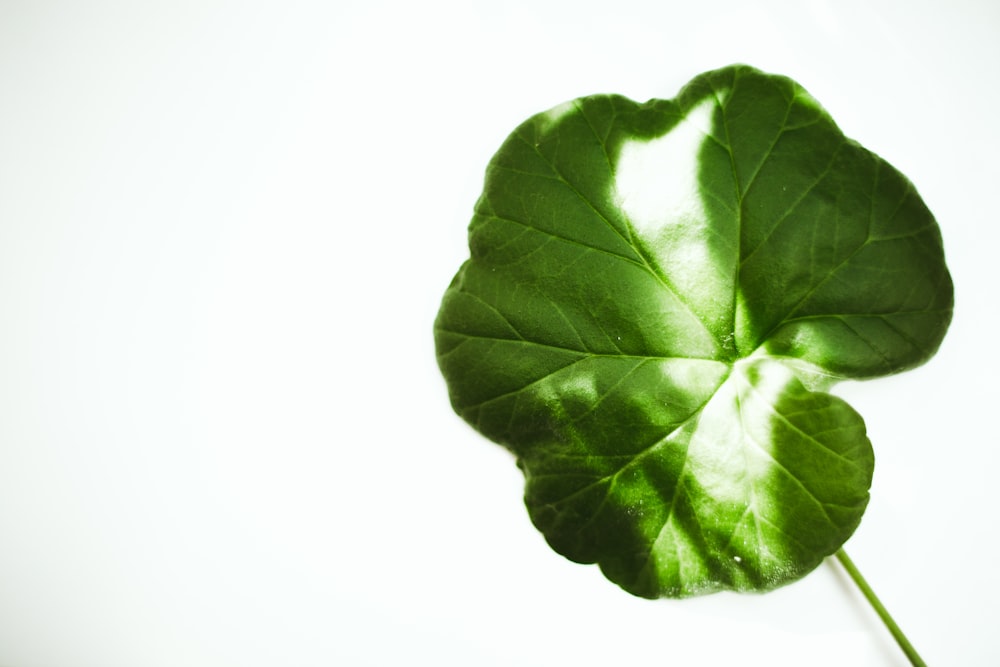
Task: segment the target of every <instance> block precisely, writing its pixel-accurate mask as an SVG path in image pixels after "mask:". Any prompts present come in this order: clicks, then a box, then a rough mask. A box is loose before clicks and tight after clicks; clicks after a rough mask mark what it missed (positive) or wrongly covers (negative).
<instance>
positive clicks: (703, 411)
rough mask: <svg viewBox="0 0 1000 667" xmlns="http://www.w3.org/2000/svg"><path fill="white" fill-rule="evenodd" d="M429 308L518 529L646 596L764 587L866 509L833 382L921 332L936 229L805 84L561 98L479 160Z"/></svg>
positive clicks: (929, 346) (462, 403) (866, 465)
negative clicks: (461, 251)
mask: <svg viewBox="0 0 1000 667" xmlns="http://www.w3.org/2000/svg"><path fill="white" fill-rule="evenodd" d="M469 247H470V250H471V258H470V260H469V261H467V262H466V263H465V264H464V265H463V266H462V268H461V269H460V270H459V272H458V274H457V275H456V276H455V279H454V281H453V282H452V284H451V286H450V287H449V288H448V290H447V292H446V293H445V296H444V300H443V303H442V306H441V310H440V313H439V314H438V318H437V321H436V323H435V339H436V344H437V355H438V362H439V365H440V367H441V370H442V372H443V374H444V376H445V378H446V380H447V383H448V387H449V391H450V395H451V400H452V404H453V406H454V408H455V410H456V411H457V412H458V413H459V414H460V415H461V416H462V417H463V418H464V419H466V420H467V421H468V422H469V423H471V424H472V425H473V426H475V427H476V428H477V429H478V430H479V431H480V432H482V433H483V434H484V435H486V436H487V437H489V438H491V439H493V440H495V441H496V442H499V443H501V444H503V445H504V446H506V447H507V448H509V449H510V450H511V451H512V452H513V453H514V454H515V455H516V456H517V458H518V463H519V465H520V466H521V468H522V470H523V471H524V474H525V477H526V494H525V499H526V503H527V507H528V510H529V512H530V515H531V518H532V520H533V521H534V523H535V525H536V526H537V527H538V528H539V529H540V530H541V531H542V532H543V533H544V534H545V536H546V539H547V540H548V541H549V543H550V544H551V545H552V546H553V548H555V549H556V550H557V551H559V552H560V553H562V554H564V555H565V556H566V557H568V558H570V559H573V560H575V561H579V562H585V563H598V564H600V566H601V568H602V570H603V571H604V573H605V574H606V575H607V576H608V577H609V578H610V579H611V580H613V581H615V582H616V583H618V584H619V585H621V586H622V587H623V588H625V589H626V590H628V591H630V592H632V593H634V594H636V595H641V596H646V597H658V596H686V595H693V594H698V593H705V592H710V591H714V590H719V589H725V588H729V589H735V590H767V589H770V588H773V587H775V586H778V585H781V584H784V583H787V582H788V581H791V580H794V579H796V578H798V577H800V576H802V575H803V574H805V573H807V572H809V571H810V570H811V569H813V568H814V567H815V566H816V565H817V564H818V563H819V562H820V561H821V560H822V559H823V558H824V557H825V556H827V555H829V554H831V553H833V552H834V551H836V550H837V549H838V548H839V547H840V546H841V545H842V544H843V542H844V541H845V540H846V539H847V538H848V537H849V536H850V535H851V533H852V532H853V531H854V529H855V528H856V526H857V525H858V522H859V521H860V519H861V515H862V513H863V512H864V509H865V506H866V504H867V502H868V488H869V485H870V482H871V475H872V464H873V459H872V451H871V446H870V444H869V442H868V439H867V437H866V436H865V427H864V422H863V421H862V419H861V417H860V416H858V414H857V413H856V412H854V410H852V409H851V408H850V407H849V406H848V405H847V404H846V403H844V402H843V401H842V400H840V399H838V398H836V397H834V396H832V395H830V394H828V393H825V391H826V390H827V389H828V388H829V387H830V385H831V384H832V383H833V382H834V381H836V380H837V379H840V378H866V377H874V376H879V375H885V374H889V373H894V372H898V371H900V370H904V369H906V368H910V367H912V366H915V365H918V364H920V363H922V362H924V361H926V360H927V359H928V358H929V357H930V356H931V355H933V353H934V352H935V351H936V349H937V347H938V345H939V344H940V342H941V339H942V337H943V336H944V333H945V330H946V329H947V326H948V323H949V321H950V318H951V309H952V285H951V280H950V277H949V275H948V271H947V268H946V266H945V263H944V257H943V252H942V245H941V237H940V232H939V229H938V227H937V224H936V222H935V221H934V218H933V216H932V215H931V213H930V212H929V211H928V210H927V208H926V207H925V206H924V204H923V202H922V201H921V199H920V197H919V196H918V195H917V193H916V191H915V189H914V188H913V186H912V184H910V182H909V181H907V180H906V178H905V177H904V176H902V175H901V174H900V173H899V172H897V171H896V170H895V169H893V167H892V166H890V165H889V164H888V163H886V162H885V161H884V160H882V159H880V158H879V157H877V156H876V155H874V154H872V153H871V152H869V151H867V150H865V149H864V148H862V147H861V146H859V145H858V144H857V143H856V142H853V141H851V140H849V139H847V138H845V137H844V135H843V134H842V133H841V132H840V130H839V129H838V128H837V127H836V125H835V124H834V123H833V121H832V119H831V118H830V117H829V116H828V115H827V114H826V112H825V111H824V110H823V109H822V108H821V107H820V106H819V104H818V103H817V102H816V101H815V100H814V99H813V98H812V97H810V96H809V95H808V94H807V93H806V92H805V91H804V90H803V89H802V88H801V87H800V86H798V85H797V84H795V83H794V82H793V81H791V80H789V79H787V78H784V77H778V76H770V75H766V74H763V73H761V72H758V71H757V70H754V69H752V68H749V67H744V66H736V67H729V68H725V69H722V70H717V71H713V72H708V73H706V74H703V75H701V76H699V77H697V78H696V79H694V80H693V81H692V82H691V83H690V84H688V86H686V87H685V88H684V89H683V90H682V91H681V93H680V94H679V95H678V97H677V98H676V99H675V100H670V101H664V100H652V101H650V102H647V103H645V104H638V103H635V102H632V101H630V100H628V99H625V98H622V97H617V96H594V97H586V98H581V99H578V100H575V101H573V102H570V103H568V104H565V105H562V106H560V107H557V108H555V109H553V110H551V111H548V112H545V113H542V114H539V115H537V116H534V117H533V118H531V119H529V120H528V121H527V122H525V123H524V124H523V125H521V126H520V127H518V128H517V129H516V130H515V131H514V133H513V134H512V135H511V136H510V137H509V138H508V140H507V141H506V142H505V143H504V145H503V146H502V147H501V148H500V150H499V151H498V153H497V154H496V156H495V157H494V158H493V160H492V161H491V162H490V165H489V167H488V169H487V174H486V181H485V187H484V191H483V194H482V197H481V198H480V200H479V202H478V203H477V205H476V209H475V215H474V217H473V220H472V223H471V225H470V228H469Z"/></svg>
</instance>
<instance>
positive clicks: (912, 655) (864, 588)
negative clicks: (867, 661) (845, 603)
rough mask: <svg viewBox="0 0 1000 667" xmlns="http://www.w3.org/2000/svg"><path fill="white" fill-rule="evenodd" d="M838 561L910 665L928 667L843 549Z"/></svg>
mask: <svg viewBox="0 0 1000 667" xmlns="http://www.w3.org/2000/svg"><path fill="white" fill-rule="evenodd" d="M837 560H839V561H840V564H841V565H843V566H844V569H845V570H847V574H849V575H851V579H853V580H854V583H855V584H857V586H858V588H860V589H861V592H862V593H864V596H865V598H866V599H867V600H868V603H869V604H871V606H872V607H873V608H874V609H875V613H877V614H878V617H879V618H881V619H882V622H883V623H885V627H887V628H888V629H889V632H891V633H892V636H893V638H894V639H895V640H896V643H897V644H899V648H901V649H903V653H905V654H906V657H907V658H909V659H910V664H912V665H913V667H927V663H926V662H924V660H923V658H921V657H920V654H919V653H917V649H915V648H913V644H911V643H910V640H909V639H907V638H906V635H904V634H903V631H902V630H900V629H899V626H898V625H896V621H894V620H892V616H890V615H889V610H887V609H886V608H885V605H883V604H882V602H881V601H880V600H879V599H878V596H877V595H875V591H873V590H872V587H871V586H869V585H868V582H867V581H865V578H864V577H863V576H861V572H860V571H859V570H858V568H857V567H856V566H855V565H854V561H852V560H851V559H850V558H849V557H848V556H847V552H845V551H844V550H843V549H840V550H839V551H837Z"/></svg>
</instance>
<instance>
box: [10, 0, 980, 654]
mask: <svg viewBox="0 0 1000 667" xmlns="http://www.w3.org/2000/svg"><path fill="white" fill-rule="evenodd" d="M732 62H747V63H749V64H752V65H755V66H757V67H759V68H762V69H764V70H767V71H771V72H776V73H782V74H786V75H789V76H792V77H793V78H795V79H797V80H798V81H799V82H800V83H802V84H803V85H804V86H806V88H807V89H809V90H810V91H811V92H812V93H813V94H814V95H815V96H816V97H817V98H818V99H819V100H820V102H821V103H823V104H824V105H825V106H826V107H827V109H828V110H829V111H830V112H831V114H832V115H833V117H834V118H835V119H836V120H837V121H838V123H839V124H840V125H841V127H842V128H843V129H844V131H845V132H846V133H847V134H848V135H849V136H852V137H854V138H856V139H858V140H859V141H861V142H862V143H863V144H865V145H866V146H867V147H868V148H870V149H872V150H874V151H876V152H877V153H879V154H881V155H882V156H884V157H886V158H887V159H888V160H889V161H890V162H892V163H893V164H894V165H895V166H896V167H898V168H899V169H900V170H901V171H903V172H904V173H905V174H907V175H908V176H909V177H910V178H911V179H912V180H913V181H914V182H915V183H916V184H917V187H918V188H919V190H920V192H921V194H922V195H923V197H924V199H925V200H926V202H927V203H928V204H929V205H930V207H931V209H932V210H933V211H934V212H935V213H936V215H937V217H938V219H939V221H940V224H941V227H942V230H943V234H944V238H945V244H946V251H947V254H948V260H949V264H950V266H951V269H952V272H953V275H954V279H955V283H956V295H957V307H956V313H955V319H954V323H953V325H952V328H951V331H950V333H949V335H948V338H947V339H946V341H945V343H944V345H943V347H942V348H941V350H940V353H939V354H938V355H937V357H936V358H934V359H933V360H932V361H931V362H930V363H929V364H928V365H927V366H924V367H923V368H921V369H919V370H916V371H913V372H910V373H907V374H905V375H901V376H897V377H893V378H890V379H883V380H877V381H873V382H870V383H867V384H863V385H853V386H842V387H841V389H840V393H841V395H843V396H845V397H847V398H848V399H849V400H850V401H851V403H852V404H853V405H854V406H855V407H856V408H857V409H858V410H859V412H861V414H863V415H864V416H865V418H866V420H867V423H868V427H869V434H870V436H871V438H872V440H873V443H874V446H875V451H876V456H877V469H876V475H875V481H874V486H873V491H872V501H871V504H870V507H869V510H868V513H867V515H866V517H865V520H864V521H863V523H862V526H861V528H860V529H859V530H858V532H857V533H856V535H855V536H854V537H853V538H852V539H851V541H850V542H849V543H848V550H849V552H850V553H851V555H852V556H853V557H854V559H855V561H856V562H857V564H858V565H859V566H860V567H861V568H862V570H863V572H864V573H865V574H866V576H867V577H868V579H869V580H870V581H871V583H872V584H873V585H874V586H875V588H876V590H877V591H878V592H879V593H880V594H881V596H882V597H883V599H884V601H885V602H886V604H887V605H888V606H889V608H890V609H891V610H892V611H893V613H894V614H895V616H896V618H897V620H898V621H899V622H900V624H901V625H902V626H903V628H904V629H905V630H906V631H907V633H908V634H909V635H910V637H911V638H912V640H913V642H914V643H915V644H916V646H917V648H918V649H919V650H920V651H921V652H922V653H923V655H924V657H925V658H926V659H927V661H928V662H929V663H930V664H932V665H987V664H997V663H998V662H1000V644H998V642H997V637H996V631H995V626H994V621H995V619H996V618H997V617H998V615H1000V605H998V600H1000V569H998V568H997V567H996V566H995V559H996V555H997V551H998V547H997V543H996V505H997V501H996V492H995V491H994V489H995V485H996V479H995V478H996V475H997V470H998V467H1000V466H998V464H1000V446H998V445H1000V438H998V436H997V414H998V407H997V405H996V403H997V398H998V392H997V388H996V378H997V376H998V372H1000V364H998V361H997V355H996V350H995V345H996V335H997V328H998V324H1000V317H998V306H997V303H998V299H997V293H996V288H997V287H998V285H997V278H996V267H997V252H998V249H1000V237H998V231H997V229H998V224H997V220H996V208H997V207H996V197H997V192H998V186H997V183H998V178H997V175H998V174H997V168H996V161H995V160H996V156H997V155H998V153H1000V135H998V129H997V127H998V125H997V114H996V110H997V108H998V107H1000V93H998V86H997V73H998V71H1000V69H998V66H1000V5H998V4H997V3H995V2H991V1H989V0H981V1H977V0H949V1H948V2H937V3H930V2H915V1H912V0H911V1H907V2H904V1H899V2H888V1H882V2H872V1H871V0H837V1H834V0H810V1H795V2H787V3H781V2H769V3H760V4H757V5H752V4H751V3H748V2H742V1H721V0H720V1H717V2H684V3H671V2H666V1H657V2H646V3H644V2H628V1H626V0H621V1H619V2H606V1H604V2H585V1H582V0H574V1H572V2H569V1H568V2H545V1H544V0H507V1H505V2H495V1H491V2H441V1H435V0H429V1H426V2H419V3H409V2H401V1H399V2H393V1H383V2H377V1H375V2H365V3H361V2H343V1H340V2H318V1H317V2H295V1H294V0H293V1H282V2H265V1H263V0H257V1H249V2H246V1H245V2H232V3H224V2H219V1H204V0H203V1H197V2H195V1H191V2H186V1H185V2H169V3H168V2H163V3H137V2H109V1H106V0H102V1H91V2H69V1H67V2H52V1H42V0H34V1H27V0H25V1H23V2H17V1H13V2H12V1H10V0H6V1H0V665H2V666H3V667H91V666H93V667H146V666H149V667H153V666H160V665H163V666H167V665H169V666H195V667H197V666H202V665H204V666H206V667H222V666H229V665H232V666H237V665H238V666H241V667H244V666H246V667H253V666H257V665H260V666H263V665H268V666H271V665H297V666H298V665H302V666H308V665H347V666H353V665H528V666H534V665H538V666H542V665H544V666H546V667H551V666H560V665H576V666H580V667H585V666H588V665H602V666H605V665H608V664H629V663H633V664H637V663H640V662H641V664H648V665H670V664H691V663H697V664H709V665H713V664H719V665H721V664H730V663H735V662H736V661H737V660H738V661H739V662H740V663H741V664H746V665H772V666H783V665H789V666H791V665H804V664H809V665H831V666H832V665H863V666H864V665H872V666H874V665H902V664H905V662H904V661H903V659H902V658H901V657H900V655H899V652H898V650H897V649H896V647H895V646H894V644H893V643H892V641H891V639H889V638H888V635H887V634H886V633H885V632H884V630H883V628H882V627H881V626H880V625H879V624H878V621H877V620H876V619H875V618H874V616H873V614H872V613H871V612H870V610H869V609H867V608H866V607H865V606H864V603H863V601H861V600H860V599H859V596H858V595H857V594H856V593H855V592H854V591H853V590H852V588H851V587H850V585H849V582H847V581H846V580H845V579H844V577H843V575H841V574H840V573H839V571H838V570H837V569H836V568H835V567H833V566H832V565H829V564H828V565H825V566H823V567H821V568H820V569H819V570H817V571H816V572H814V573H813V574H812V575H810V576H809V577H807V578H806V579H805V580H803V581H802V582H799V583H797V584H794V585H792V586H789V587H787V588H784V589H782V590H780V591H777V592H775V593H772V594H768V595H766V596H743V597H740V596H735V595H726V594H722V595H716V596H711V597H708V598H703V599H696V600H686V601H679V602H678V601H657V602H650V601H644V600H639V599H634V598H631V597H630V596H628V595H627V594H625V593H623V592H621V591H620V590H619V589H617V587H615V586H614V585H612V584H610V583H608V582H606V581H605V580H604V579H603V577H602V576H601V575H600V573H599V571H598V570H597V569H596V568H595V567H590V566H581V565H575V564H572V563H569V562H568V561H565V560H564V559H562V558H561V557H560V556H558V555H556V554H555V553H554V552H552V551H551V550H550V549H549V548H548V547H547V546H546V544H545V543H544V540H543V539H542V538H541V536H540V535H539V534H538V533H537V532H536V531H535V530H534V528H532V526H531V525H530V522H529V520H528V518H527V515H526V512H525V511H524V509H523V507H522V504H521V500H520V495H521V479H520V474H519V472H518V471H517V469H516V468H515V466H514V464H513V461H512V460H511V458H510V457H509V456H508V455H507V454H506V453H505V452H504V451H503V450H501V449H500V448H499V447H497V446H495V445H492V444H491V443H489V442H486V441H485V440H483V439H482V438H480V436H478V435H477V434H476V433H475V432H473V431H472V430H471V429H470V428H468V427H467V426H465V425H464V424H463V423H462V422H460V420H459V419H458V418H457V417H455V416H454V415H453V414H452V412H451V410H450V408H449V405H448V401H447V397H446V392H445V387H444V383H443V381H442V380H441V379H440V376H439V374H438V372H437V368H436V365H435V361H434V354H433V344H432V338H431V323H432V321H433V318H434V315H435V314H436V310H437V305H438V300H439V298H440V296H441V293H442V292H443V291H444V288H445V287H446V286H447V284H448V281H449V280H450V278H451V276H452V274H453V273H454V272H455V270H456V269H457V268H458V266H459V264H460V263H461V261H462V260H463V259H464V257H465V256H466V254H467V250H466V247H465V226H466V224H467V222H468V219H469V216H470V213H471V210H472V205H473V203H474V201H475V199H476V197H477V196H478V193H479V189H480V185H481V179H482V174H483V169H484V167H485V165H486V162H487V161H488V160H489V158H490V156H491V155H492V153H493V151H495V150H496V148H497V147H498V146H499V145H500V143H501V141H502V140H503V139H504V137H505V136H506V135H507V133H508V132H509V131H510V130H512V129H513V128H514V126H515V125H517V124H518V123H519V122H520V121H522V120H523V119H524V118H526V117H527V116H529V115H531V114H533V113H535V112H537V111H541V110H544V109H547V108H549V107H551V106H553V105H555V104H557V103H559V102H562V101H564V100H567V99H570V98H573V97H577V96H580V95H584V94H590V93H597V92H618V93H622V94H625V95H628V96H630V97H632V98H634V99H637V100H645V99H648V98H650V97H672V96H673V95H674V94H675V93H676V91H677V90H678V88H679V87H680V86H681V85H683V84H684V83H685V82H686V81H687V80H688V79H690V78H691V77H693V76H694V75H696V74H698V73H700V72H702V71H704V70H707V69H711V68H714V67H718V66H722V65H726V64H730V63H732Z"/></svg>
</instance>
